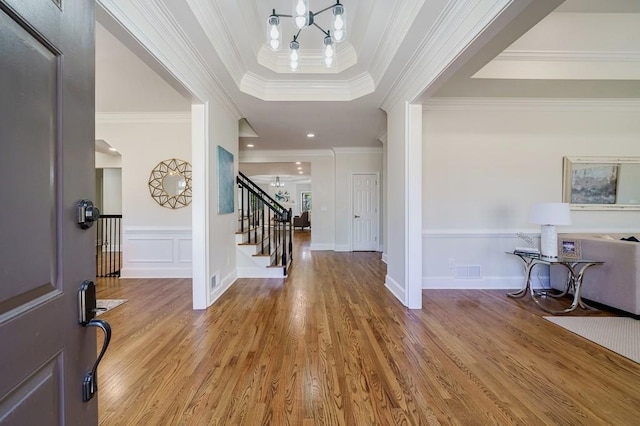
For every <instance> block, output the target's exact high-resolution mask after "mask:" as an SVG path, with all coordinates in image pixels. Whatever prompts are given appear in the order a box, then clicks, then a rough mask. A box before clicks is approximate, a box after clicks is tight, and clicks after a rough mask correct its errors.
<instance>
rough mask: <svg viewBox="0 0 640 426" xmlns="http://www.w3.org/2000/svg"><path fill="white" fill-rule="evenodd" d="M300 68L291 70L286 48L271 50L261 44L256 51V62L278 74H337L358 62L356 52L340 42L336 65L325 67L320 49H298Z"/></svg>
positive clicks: (348, 45) (345, 43)
mask: <svg viewBox="0 0 640 426" xmlns="http://www.w3.org/2000/svg"><path fill="white" fill-rule="evenodd" d="M298 54H299V58H300V69H299V70H298V71H291V68H290V67H289V53H288V50H287V49H280V50H278V51H277V52H274V51H272V50H271V49H269V48H268V47H267V46H266V45H264V44H263V45H262V46H261V47H260V50H259V51H258V63H259V64H260V65H262V66H264V67H266V68H268V69H270V70H271V71H273V72H277V73H278V74H291V75H296V74H338V73H340V72H342V71H345V70H347V69H349V68H351V67H353V66H354V65H356V64H357V63H358V53H357V52H356V49H355V48H354V47H353V45H352V44H351V43H349V42H344V43H340V44H339V45H338V47H337V49H336V65H335V66H334V67H331V68H327V67H326V66H325V65H324V53H323V52H322V50H321V49H300V50H299V52H298Z"/></svg>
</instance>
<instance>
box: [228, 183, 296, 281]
mask: <svg viewBox="0 0 640 426" xmlns="http://www.w3.org/2000/svg"><path fill="white" fill-rule="evenodd" d="M236 182H237V184H238V188H240V200H239V217H238V230H237V231H236V246H237V268H238V277H239V278H284V277H286V276H287V275H288V271H289V269H290V267H291V262H292V260H293V259H292V257H291V251H292V249H293V240H292V238H293V226H292V223H291V217H292V215H291V209H285V208H284V207H283V206H282V205H281V204H279V203H278V202H277V201H275V200H274V199H273V198H271V197H270V196H269V194H267V193H266V192H264V191H263V190H262V189H261V188H260V187H259V186H258V185H256V184H255V183H254V182H253V181H251V179H249V178H248V177H246V176H245V175H244V174H242V173H239V174H238V177H237V178H236Z"/></svg>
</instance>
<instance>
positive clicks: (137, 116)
mask: <svg viewBox="0 0 640 426" xmlns="http://www.w3.org/2000/svg"><path fill="white" fill-rule="evenodd" d="M190 122H191V113H190V112H181V111H177V112H97V113H96V124H123V123H153V124H160V123H190Z"/></svg>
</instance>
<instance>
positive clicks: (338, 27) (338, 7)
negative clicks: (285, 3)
mask: <svg viewBox="0 0 640 426" xmlns="http://www.w3.org/2000/svg"><path fill="white" fill-rule="evenodd" d="M328 10H331V13H332V14H333V20H332V24H331V27H332V29H331V30H324V29H323V28H322V27H320V26H319V25H318V24H317V23H316V22H315V17H316V16H318V15H320V14H321V13H324V12H326V11H328ZM283 17H285V18H293V22H294V23H295V26H296V28H298V33H297V34H296V35H294V36H293V40H291V41H290V42H289V66H290V67H291V71H297V70H298V69H299V63H298V59H299V56H298V49H299V48H300V43H299V42H298V36H299V35H300V32H302V30H303V29H305V28H307V27H310V26H312V25H313V26H315V27H316V28H318V29H319V30H320V31H322V33H323V34H324V39H323V46H324V47H323V49H322V50H323V53H324V64H325V66H326V67H327V68H331V67H333V66H334V65H335V63H336V56H335V55H336V52H335V48H334V47H333V45H334V43H339V42H341V41H344V40H345V37H346V26H347V19H346V15H345V8H344V6H343V5H342V4H340V0H337V1H336V3H335V4H334V5H331V6H328V7H325V8H324V9H322V10H320V11H318V12H312V11H311V10H310V9H309V0H293V14H291V15H283V14H280V13H276V10H275V9H273V13H272V14H271V16H269V19H268V21H267V22H268V26H267V44H268V46H269V48H270V49H271V50H273V51H277V50H279V49H280V46H281V45H282V31H281V29H280V18H283Z"/></svg>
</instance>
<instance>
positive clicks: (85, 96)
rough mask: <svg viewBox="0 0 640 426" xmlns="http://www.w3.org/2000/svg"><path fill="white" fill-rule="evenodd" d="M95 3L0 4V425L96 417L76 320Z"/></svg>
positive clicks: (90, 262)
mask: <svg viewBox="0 0 640 426" xmlns="http://www.w3.org/2000/svg"><path fill="white" fill-rule="evenodd" d="M94 19H95V18H94V2H93V1H92V0H0V424H2V425H55V424H61V425H62V424H67V425H71V424H74V425H75V424H77V425H83V426H84V425H92V424H97V398H93V399H92V400H91V401H89V402H86V403H85V402H82V381H83V378H84V376H85V374H86V373H87V372H88V371H89V370H91V368H92V365H93V362H94V361H95V359H96V329H95V328H85V327H82V326H81V325H79V324H78V296H77V290H78V289H79V287H80V285H81V283H82V281H83V280H85V279H93V277H95V271H94V268H95V266H94V256H95V235H94V234H95V233H94V228H91V229H89V230H82V229H80V227H79V226H78V225H77V224H76V208H75V205H76V204H77V202H78V201H79V200H80V199H82V198H90V197H91V196H93V193H94V191H95V188H94V179H95V171H94V143H95V142H94V139H95V135H94V122H95V114H94V108H95V107H94V44H95V43H94V26H95V20H94Z"/></svg>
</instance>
